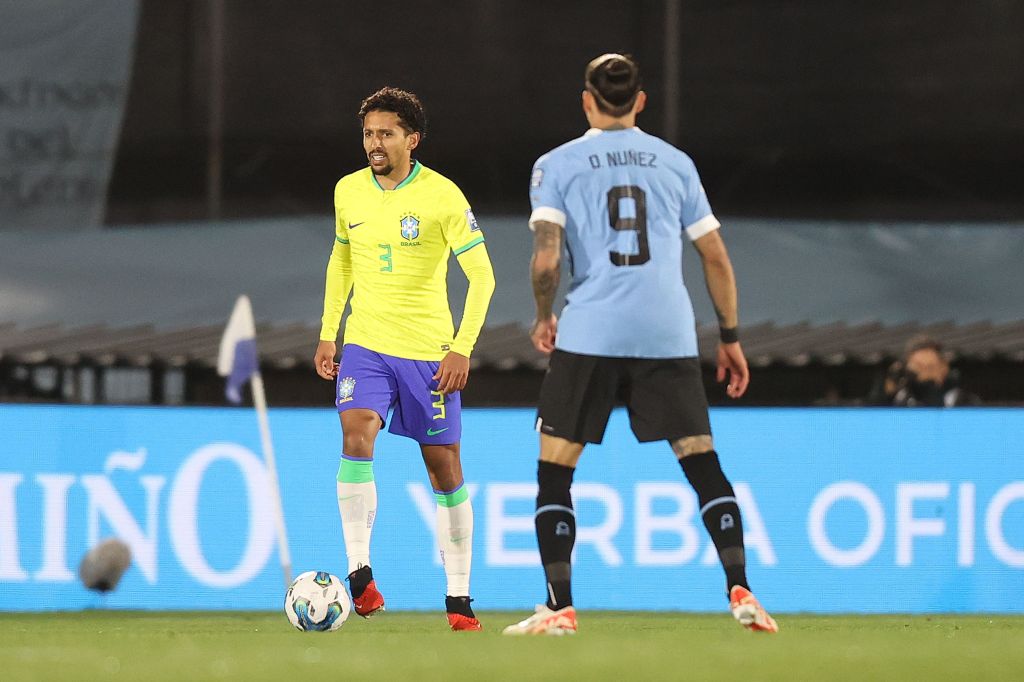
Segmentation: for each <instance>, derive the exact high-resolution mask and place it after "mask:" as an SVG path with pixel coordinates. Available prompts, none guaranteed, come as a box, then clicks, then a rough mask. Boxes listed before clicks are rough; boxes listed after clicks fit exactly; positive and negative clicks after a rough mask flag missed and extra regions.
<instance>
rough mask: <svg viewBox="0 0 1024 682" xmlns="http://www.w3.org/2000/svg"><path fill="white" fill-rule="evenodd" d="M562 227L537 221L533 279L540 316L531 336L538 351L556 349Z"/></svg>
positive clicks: (534, 241)
mask: <svg viewBox="0 0 1024 682" xmlns="http://www.w3.org/2000/svg"><path fill="white" fill-rule="evenodd" d="M561 258H562V228H561V227H560V226H559V225H557V224H556V223H551V222H547V221H543V220H541V221H537V222H535V223H534V224H533V257H532V258H531V259H530V280H531V281H532V283H533V298H534V301H535V302H536V304H537V316H536V319H535V321H534V323H533V328H532V329H531V330H530V338H531V340H532V341H533V345H534V346H535V347H536V348H537V350H539V351H541V352H542V353H550V352H551V351H553V350H554V349H555V333H556V331H557V325H558V320H557V318H556V317H555V315H554V313H553V312H552V307H553V306H554V304H555V294H556V293H557V292H558V280H559V277H560V275H561V270H560V266H561Z"/></svg>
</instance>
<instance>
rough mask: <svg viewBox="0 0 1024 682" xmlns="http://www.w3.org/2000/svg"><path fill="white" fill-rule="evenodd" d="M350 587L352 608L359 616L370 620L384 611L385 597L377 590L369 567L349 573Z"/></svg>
mask: <svg viewBox="0 0 1024 682" xmlns="http://www.w3.org/2000/svg"><path fill="white" fill-rule="evenodd" d="M348 586H349V589H350V590H351V591H352V608H353V609H354V610H355V612H356V613H357V614H359V615H360V616H362V617H363V618H369V617H371V616H375V615H377V614H378V613H380V612H381V611H383V610H384V595H382V594H381V593H380V590H378V589H377V582H376V581H375V580H374V579H373V571H371V570H370V567H369V566H363V567H362V568H360V569H357V570H355V571H352V572H351V573H349V574H348Z"/></svg>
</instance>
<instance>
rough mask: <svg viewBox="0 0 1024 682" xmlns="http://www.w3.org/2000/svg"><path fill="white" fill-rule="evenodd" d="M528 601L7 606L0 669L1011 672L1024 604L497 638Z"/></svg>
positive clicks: (1022, 633) (71, 673)
mask: <svg viewBox="0 0 1024 682" xmlns="http://www.w3.org/2000/svg"><path fill="white" fill-rule="evenodd" d="M525 615H526V614H525V613H508V612H505V613H494V612H484V613H481V614H480V618H481V621H482V622H483V623H484V627H485V631H484V632H482V633H452V632H449V631H448V630H447V623H446V622H445V619H444V615H443V614H441V613H429V614H425V613H387V614H384V615H382V616H380V617H378V618H375V619H373V620H369V621H364V620H362V619H360V618H358V617H353V618H351V619H349V621H348V622H347V623H346V624H345V625H344V627H342V629H341V630H340V631H338V632H334V633H302V632H297V631H295V630H293V629H292V628H291V626H290V625H289V624H288V622H287V620H286V619H285V617H284V614H282V613H263V612H258V613H253V612H244V613H224V612H211V613H197V612H118V611H85V612H75V613H42V614H20V613H19V614H12V613H0V679H2V680H5V681H6V682H16V681H19V680H275V681H278V680H300V679H301V680H416V681H417V682H421V681H425V680H441V679H453V680H474V681H480V682H483V681H486V680H520V681H522V680H561V681H565V680H616V681H623V682H625V681H630V682H632V681H634V680H719V679H720V680H737V679H747V680H847V679H849V680H929V681H931V680H965V679H972V680H1003V679H1005V680H1010V679H1016V680H1020V679H1024V644H1022V643H1024V617H1007V616H959V615H949V616H804V615H790V616H787V615H785V614H783V615H780V616H779V618H778V621H779V626H780V628H781V632H780V633H779V634H778V635H774V636H772V635H762V634H755V633H749V632H746V631H745V630H743V629H742V628H740V627H739V626H738V625H737V624H736V623H735V622H734V621H733V620H732V618H731V617H730V616H729V615H728V614H727V613H724V612H723V613H722V614H682V613H635V612H634V613H618V612H615V613H612V612H582V613H581V614H580V632H579V634H577V635H576V636H575V637H543V638H541V637H530V638H511V637H503V636H502V635H501V634H500V633H501V628H502V627H503V626H505V625H507V624H508V623H510V622H512V621H513V620H517V619H519V618H522V617H525Z"/></svg>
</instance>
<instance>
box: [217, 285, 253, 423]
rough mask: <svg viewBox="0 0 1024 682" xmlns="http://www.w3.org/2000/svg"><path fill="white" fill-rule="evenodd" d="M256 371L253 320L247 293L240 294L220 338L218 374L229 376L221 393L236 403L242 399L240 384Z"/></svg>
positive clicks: (242, 384) (243, 383)
mask: <svg viewBox="0 0 1024 682" xmlns="http://www.w3.org/2000/svg"><path fill="white" fill-rule="evenodd" d="M258 371H259V362H258V359H257V357H256V324H255V323H254V322H253V319H252V304H251V303H249V297H248V296H239V297H238V300H237V301H236V302H235V309H234V310H232V311H231V319H230V320H228V326H227V328H226V329H224V336H222V337H221V339H220V355H219V356H218V358H217V374H219V375H221V376H222V377H227V378H228V383H227V388H226V389H225V391H224V393H225V395H226V396H227V399H228V400H229V401H231V402H233V403H235V404H238V403H240V402H242V387H243V386H245V383H246V382H247V381H249V379H251V378H252V376H253V375H254V374H256V372H258Z"/></svg>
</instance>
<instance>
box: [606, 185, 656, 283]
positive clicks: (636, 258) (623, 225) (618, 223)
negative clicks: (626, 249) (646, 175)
mask: <svg viewBox="0 0 1024 682" xmlns="http://www.w3.org/2000/svg"><path fill="white" fill-rule="evenodd" d="M620 199H632V200H633V207H634V208H633V214H634V217H632V218H623V217H621V216H620V215H619V200H620ZM608 222H609V223H610V224H611V226H612V229H613V230H616V231H618V232H629V231H632V232H636V241H637V247H638V253H636V254H628V253H619V252H618V251H609V252H608V256H609V258H611V261H612V264H613V265H626V266H629V265H643V264H644V263H646V262H647V261H649V260H651V248H650V246H649V245H648V244H647V194H646V193H645V192H644V191H643V190H642V189H640V188H639V187H637V186H636V185H619V186H617V187H612V188H611V189H610V190H608Z"/></svg>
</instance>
